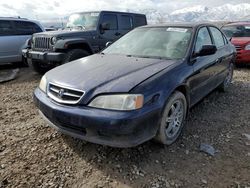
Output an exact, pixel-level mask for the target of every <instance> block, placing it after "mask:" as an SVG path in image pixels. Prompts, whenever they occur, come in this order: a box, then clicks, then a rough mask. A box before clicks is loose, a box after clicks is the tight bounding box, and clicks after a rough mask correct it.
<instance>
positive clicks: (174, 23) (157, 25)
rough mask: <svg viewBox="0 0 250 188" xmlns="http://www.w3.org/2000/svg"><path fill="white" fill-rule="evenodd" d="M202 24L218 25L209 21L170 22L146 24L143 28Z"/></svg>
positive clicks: (196, 26) (197, 25)
mask: <svg viewBox="0 0 250 188" xmlns="http://www.w3.org/2000/svg"><path fill="white" fill-rule="evenodd" d="M201 26H213V27H217V26H216V25H214V24H212V23H209V22H170V23H164V24H155V25H145V26H142V27H141V28H152V27H190V28H198V27H201Z"/></svg>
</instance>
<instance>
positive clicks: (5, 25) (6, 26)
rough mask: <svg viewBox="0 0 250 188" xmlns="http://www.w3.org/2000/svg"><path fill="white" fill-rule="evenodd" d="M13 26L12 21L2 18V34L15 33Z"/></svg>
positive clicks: (0, 31) (0, 34)
mask: <svg viewBox="0 0 250 188" xmlns="http://www.w3.org/2000/svg"><path fill="white" fill-rule="evenodd" d="M13 34H14V33H13V28H12V25H11V22H10V21H6V20H0V36H9V35H13Z"/></svg>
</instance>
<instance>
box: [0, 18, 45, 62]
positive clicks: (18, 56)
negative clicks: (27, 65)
mask: <svg viewBox="0 0 250 188" xmlns="http://www.w3.org/2000/svg"><path fill="white" fill-rule="evenodd" d="M44 31H45V30H44V28H43V27H42V26H41V25H40V24H39V23H38V22H35V21H31V20H27V19H23V18H6V17H0V65H1V64H7V63H14V62H21V61H22V49H23V48H25V46H26V45H27V44H26V41H27V39H29V38H31V36H32V34H33V33H39V32H44Z"/></svg>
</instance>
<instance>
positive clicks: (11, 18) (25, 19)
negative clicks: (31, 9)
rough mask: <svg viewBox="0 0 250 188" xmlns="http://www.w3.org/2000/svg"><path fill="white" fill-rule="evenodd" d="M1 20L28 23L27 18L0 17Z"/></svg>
mask: <svg viewBox="0 0 250 188" xmlns="http://www.w3.org/2000/svg"><path fill="white" fill-rule="evenodd" d="M0 20H14V21H16V20H17V21H20V20H21V21H28V19H27V18H19V17H0Z"/></svg>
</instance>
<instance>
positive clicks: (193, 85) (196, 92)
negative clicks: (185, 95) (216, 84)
mask: <svg viewBox="0 0 250 188" xmlns="http://www.w3.org/2000/svg"><path fill="white" fill-rule="evenodd" d="M212 44H213V43H212V38H211V35H210V33H209V30H208V28H207V27H201V28H199V29H198V31H197V35H196V38H195V42H194V49H193V54H196V53H198V52H199V51H200V49H201V47H202V46H204V45H212ZM215 61H216V56H215V55H207V56H198V57H192V58H191V63H192V64H193V71H194V73H193V75H192V77H191V79H190V89H191V95H190V100H191V105H193V104H195V103H197V102H198V101H199V100H201V99H202V98H203V97H204V96H205V95H207V94H208V93H209V92H210V91H211V90H212V86H211V78H212V77H213V76H214V74H215V72H214V67H213V66H214V64H215Z"/></svg>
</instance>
